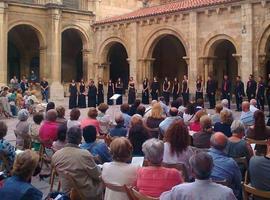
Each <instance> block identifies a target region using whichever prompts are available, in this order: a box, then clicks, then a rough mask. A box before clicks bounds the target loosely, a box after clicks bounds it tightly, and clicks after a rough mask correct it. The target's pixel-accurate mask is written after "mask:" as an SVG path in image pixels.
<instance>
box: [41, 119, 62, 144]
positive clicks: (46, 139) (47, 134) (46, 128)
mask: <svg viewBox="0 0 270 200" xmlns="http://www.w3.org/2000/svg"><path fill="white" fill-rule="evenodd" d="M57 133H58V124H57V123H56V122H49V121H45V122H44V123H43V124H42V125H41V127H40V129H39V138H40V142H41V143H42V144H43V145H44V146H45V147H47V148H51V147H52V143H53V141H56V140H57Z"/></svg>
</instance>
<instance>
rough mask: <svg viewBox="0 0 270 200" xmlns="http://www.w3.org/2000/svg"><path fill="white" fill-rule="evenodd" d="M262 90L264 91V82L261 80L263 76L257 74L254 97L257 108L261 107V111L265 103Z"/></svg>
mask: <svg viewBox="0 0 270 200" xmlns="http://www.w3.org/2000/svg"><path fill="white" fill-rule="evenodd" d="M264 92H265V84H264V82H263V77H262V76H259V81H258V88H257V95H256V98H257V105H258V109H261V110H262V111H264V103H265V97H264Z"/></svg>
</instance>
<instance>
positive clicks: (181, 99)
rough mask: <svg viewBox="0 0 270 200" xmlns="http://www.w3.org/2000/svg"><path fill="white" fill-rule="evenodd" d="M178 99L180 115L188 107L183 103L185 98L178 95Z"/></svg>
mask: <svg viewBox="0 0 270 200" xmlns="http://www.w3.org/2000/svg"><path fill="white" fill-rule="evenodd" d="M176 101H177V102H178V111H179V115H180V116H183V114H184V112H185V110H186V107H185V106H184V105H183V98H182V97H178V98H177V99H176Z"/></svg>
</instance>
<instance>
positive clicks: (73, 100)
mask: <svg viewBox="0 0 270 200" xmlns="http://www.w3.org/2000/svg"><path fill="white" fill-rule="evenodd" d="M77 94H78V90H77V85H76V83H75V80H74V79H72V81H71V83H70V84H69V106H68V107H69V109H72V108H76V107H77Z"/></svg>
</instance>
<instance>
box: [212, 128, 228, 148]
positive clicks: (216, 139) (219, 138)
mask: <svg viewBox="0 0 270 200" xmlns="http://www.w3.org/2000/svg"><path fill="white" fill-rule="evenodd" d="M227 142H228V138H227V136H226V135H224V134H223V133H221V132H216V133H214V134H213V135H212V136H211V139H210V143H211V147H212V148H214V149H217V150H220V151H224V149H225V148H226V145H227Z"/></svg>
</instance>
